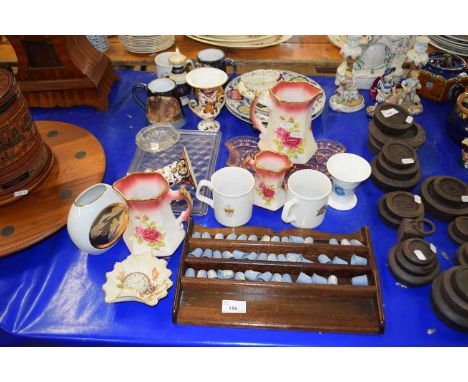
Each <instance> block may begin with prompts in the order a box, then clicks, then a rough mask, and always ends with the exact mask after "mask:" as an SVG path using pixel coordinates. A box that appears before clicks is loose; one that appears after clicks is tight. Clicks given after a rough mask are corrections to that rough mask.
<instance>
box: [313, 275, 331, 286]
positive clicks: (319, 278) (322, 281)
mask: <svg viewBox="0 0 468 382" xmlns="http://www.w3.org/2000/svg"><path fill="white" fill-rule="evenodd" d="M311 282H312V284H327V283H328V280H327V278H326V277H323V276H320V275H318V274H317V273H314V274H313V275H312V277H311Z"/></svg>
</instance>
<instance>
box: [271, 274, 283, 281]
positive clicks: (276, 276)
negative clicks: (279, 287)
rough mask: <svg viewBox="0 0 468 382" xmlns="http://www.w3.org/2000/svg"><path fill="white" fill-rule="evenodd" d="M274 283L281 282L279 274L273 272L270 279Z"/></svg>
mask: <svg viewBox="0 0 468 382" xmlns="http://www.w3.org/2000/svg"><path fill="white" fill-rule="evenodd" d="M270 281H272V282H274V283H280V282H281V275H280V274H279V273H275V274H274V275H273V276H272V277H271V280H270Z"/></svg>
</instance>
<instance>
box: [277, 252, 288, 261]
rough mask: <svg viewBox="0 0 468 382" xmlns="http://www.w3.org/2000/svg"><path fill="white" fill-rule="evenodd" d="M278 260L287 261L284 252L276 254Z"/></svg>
mask: <svg viewBox="0 0 468 382" xmlns="http://www.w3.org/2000/svg"><path fill="white" fill-rule="evenodd" d="M276 261H287V260H286V256H284V255H283V254H282V253H280V254H279V255H277V256H276Z"/></svg>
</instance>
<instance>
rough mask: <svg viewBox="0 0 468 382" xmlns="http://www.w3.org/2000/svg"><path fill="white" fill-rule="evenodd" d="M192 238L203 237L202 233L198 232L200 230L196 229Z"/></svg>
mask: <svg viewBox="0 0 468 382" xmlns="http://www.w3.org/2000/svg"><path fill="white" fill-rule="evenodd" d="M192 238H193V239H200V238H201V233H200V232H198V231H195V232H194V233H192Z"/></svg>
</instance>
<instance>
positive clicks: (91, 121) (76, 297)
mask: <svg viewBox="0 0 468 382" xmlns="http://www.w3.org/2000/svg"><path fill="white" fill-rule="evenodd" d="M118 74H119V76H120V81H119V82H117V83H116V84H115V85H114V87H113V88H112V91H111V94H110V106H109V109H108V110H107V111H96V110H95V109H93V108H91V107H87V106H78V107H72V108H54V109H42V108H33V109H32V113H33V117H34V119H35V120H38V121H39V120H56V121H64V122H69V123H73V124H76V125H78V126H81V127H83V128H85V129H87V130H89V131H90V132H91V133H93V134H94V135H95V136H96V137H97V138H98V139H99V141H100V142H101V143H102V146H103V148H104V151H105V153H106V157H107V168H106V173H105V176H104V180H103V181H104V182H105V183H112V182H114V181H115V180H116V179H118V178H120V177H122V176H124V175H125V173H126V170H127V168H128V166H129V164H130V161H131V159H132V157H133V154H134V152H135V149H136V146H135V143H134V142H135V135H136V133H137V132H138V131H139V130H140V129H141V128H142V127H144V125H145V115H144V111H143V110H142V109H141V108H140V107H139V106H138V105H137V104H136V102H135V101H134V99H133V97H132V94H131V88H132V86H133V85H134V84H135V83H137V82H145V83H147V82H149V81H151V80H152V79H154V78H155V75H154V74H153V73H148V72H133V71H119V72H118ZM314 79H315V80H316V81H317V82H318V83H319V84H320V85H321V86H322V87H323V88H324V90H325V92H326V94H327V99H328V97H330V95H331V94H333V91H334V89H335V85H334V83H333V81H334V79H333V78H327V77H314ZM362 94H363V95H364V96H365V98H366V101H367V103H368V104H369V103H370V100H369V96H368V91H362ZM423 104H424V113H423V114H422V115H420V116H418V117H416V120H417V122H419V123H420V124H421V125H422V126H423V127H424V128H425V130H426V133H427V140H426V143H425V144H424V145H423V146H422V147H421V148H420V149H419V150H418V155H419V158H420V161H421V166H422V172H423V179H424V178H425V177H427V176H429V175H443V174H448V175H452V176H457V177H459V178H461V179H463V180H465V181H467V175H468V173H467V170H465V169H463V168H462V167H461V165H460V164H459V163H458V161H459V158H460V146H458V145H457V144H455V143H454V142H452V141H451V140H450V139H449V138H448V136H447V135H446V133H445V127H444V121H445V118H446V115H447V114H448V112H449V111H450V110H451V107H452V105H451V104H449V103H445V104H440V103H433V102H430V101H427V100H424V101H423ZM186 116H187V123H186V125H185V126H184V128H185V129H196V125H197V123H198V120H199V119H198V117H196V116H195V115H194V114H193V113H192V112H191V111H190V110H188V109H187V110H186ZM218 120H219V121H220V122H221V126H222V127H221V131H222V134H223V142H222V143H221V149H220V155H219V157H218V163H217V168H220V167H223V166H224V165H225V163H226V160H227V158H228V152H227V149H226V147H225V145H224V142H225V141H226V140H228V139H230V138H232V137H234V136H237V135H253V136H257V135H258V132H257V131H255V130H254V129H253V128H252V126H251V125H249V124H247V123H245V122H242V121H240V120H239V119H237V118H235V117H234V116H233V115H231V114H230V113H229V111H228V110H227V109H226V108H224V109H223V111H222V113H221V115H220V116H219V117H218ZM368 122H369V119H368V117H367V116H366V114H365V110H361V111H359V112H357V113H351V114H342V113H336V112H333V111H332V110H331V109H329V108H328V106H326V107H325V109H324V111H323V112H322V114H321V115H320V116H319V117H318V118H317V119H316V120H314V121H313V132H314V135H315V137H316V139H325V138H326V139H333V140H337V141H339V142H341V143H343V144H344V145H345V146H346V148H347V151H348V152H351V153H356V154H359V155H362V156H364V157H365V158H366V159H367V160H369V161H370V160H371V158H372V154H371V153H370V151H369V150H368V148H367V125H368ZM419 186H420V185H418V186H417V187H416V188H415V192H416V191H417V190H419ZM382 194H383V192H382V191H381V190H379V189H378V188H377V187H375V186H374V184H373V183H372V182H371V181H370V180H368V181H366V182H365V183H364V184H362V185H361V186H360V187H359V188H358V190H357V196H358V199H359V202H358V205H357V207H356V208H354V209H353V210H351V211H347V212H346V211H345V212H343V211H336V210H333V209H331V208H328V210H327V212H326V216H325V221H324V222H323V223H322V224H321V225H320V226H319V227H318V228H317V229H318V230H321V231H325V232H335V233H351V232H355V231H357V230H359V229H360V228H361V227H362V226H364V225H368V226H369V227H370V230H371V237H372V241H373V246H374V252H375V257H376V261H377V266H378V270H379V274H380V284H381V289H382V298H383V303H384V311H385V322H386V325H385V333H384V334H382V335H367V334H359V335H358V334H335V333H314V332H301V331H287V330H265V329H240V328H219V327H203V326H189V325H177V324H173V323H172V319H171V310H172V303H173V300H174V292H175V285H174V286H173V287H172V288H171V289H170V290H169V295H168V296H167V297H166V298H164V299H163V300H161V301H160V302H159V303H158V305H157V306H155V307H148V306H146V305H144V304H140V303H136V302H126V303H118V304H110V305H108V304H106V303H105V302H104V293H103V291H102V289H101V287H102V285H103V284H104V282H105V278H106V277H105V274H106V272H108V271H110V270H112V269H113V266H114V263H115V262H117V261H122V260H124V259H125V258H126V257H127V256H128V254H129V253H128V250H127V248H126V246H125V244H124V242H123V240H120V242H119V243H118V244H117V245H116V246H115V247H113V248H112V249H111V250H109V251H108V252H106V253H104V254H103V255H100V256H88V255H85V254H82V253H80V252H79V251H78V250H77V249H76V247H75V246H74V245H73V243H72V242H71V240H70V239H69V237H68V234H67V230H66V227H64V228H62V229H61V230H60V231H58V232H57V233H55V234H54V235H52V236H50V237H49V238H47V239H46V240H44V241H42V242H41V243H39V244H36V245H33V246H32V247H30V248H28V249H26V250H23V251H21V252H19V253H17V254H15V255H12V256H9V257H5V258H2V259H0V328H1V329H2V330H3V331H2V330H0V344H10V345H12V344H18V345H28V344H29V345H34V344H58V345H88V344H91V345H98V344H104V345H106V344H107V345H111V344H112V345H118V344H124V345H125V344H126V345H159V346H163V345H176V346H177V345H187V346H192V345H286V346H291V345H309V346H348V345H351V346H466V345H468V334H463V333H460V332H457V331H455V330H453V329H451V328H449V327H447V326H445V325H444V324H442V323H441V322H440V321H439V320H438V318H437V317H436V316H435V315H434V313H433V312H432V309H431V306H430V288H431V287H430V285H427V286H423V287H421V288H402V287H401V286H398V285H397V284H396V280H395V279H394V278H393V277H392V276H391V274H390V272H389V270H388V265H387V253H388V251H389V249H390V248H391V247H392V246H393V245H394V244H395V241H396V231H395V230H394V229H391V228H389V227H387V226H386V225H384V224H383V222H382V221H381V219H380V218H379V216H378V213H377V200H378V199H379V198H380V197H381V196H382ZM74 196H76V195H74ZM280 215H281V210H280V211H277V212H270V211H267V210H264V209H261V208H258V207H254V214H253V217H252V219H251V221H250V222H249V223H248V225H254V226H265V227H268V228H273V229H277V230H280V229H285V228H290V227H291V226H290V225H287V224H284V223H283V222H282V220H281V218H280ZM37 218H38V219H40V217H37ZM194 220H195V222H196V223H199V224H202V225H205V226H209V227H213V226H219V224H218V223H217V222H216V221H215V219H214V216H213V212H212V210H211V209H210V210H209V212H208V214H207V215H206V216H203V217H195V218H194ZM433 221H434V222H435V224H436V228H437V231H436V233H435V234H434V235H433V236H432V237H430V238H429V240H430V241H431V242H432V243H433V244H434V245H435V246H436V247H437V250H438V259H439V262H440V264H441V269H442V270H446V269H448V268H450V267H452V266H453V265H454V263H455V262H454V259H455V252H456V249H457V247H456V245H455V244H454V243H453V242H452V241H451V240H450V239H449V238H448V235H447V224H446V223H443V222H440V221H437V220H435V219H433ZM181 248H182V246H181V247H179V250H178V251H177V252H176V253H174V255H173V256H172V257H171V258H170V259H169V260H168V266H169V268H170V269H171V270H172V272H173V276H172V279H173V280H176V276H177V271H178V265H179V260H180V254H181ZM444 254H445V256H444ZM272 314H274V313H272ZM429 329H435V330H429ZM428 330H429V331H428ZM429 333H432V334H429Z"/></svg>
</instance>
